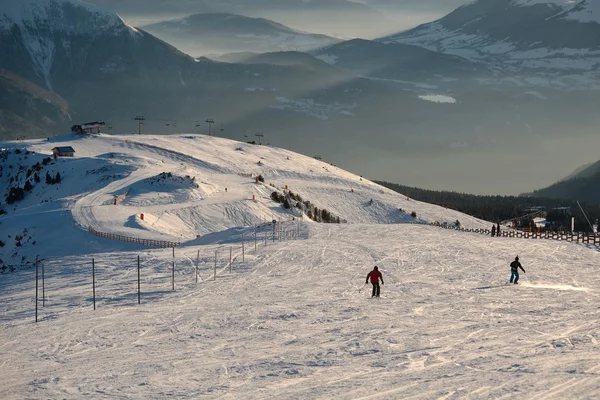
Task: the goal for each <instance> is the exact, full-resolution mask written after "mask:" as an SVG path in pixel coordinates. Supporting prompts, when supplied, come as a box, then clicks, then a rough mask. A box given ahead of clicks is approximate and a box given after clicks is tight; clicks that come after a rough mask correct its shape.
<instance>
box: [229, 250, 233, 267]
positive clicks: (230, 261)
mask: <svg viewBox="0 0 600 400" xmlns="http://www.w3.org/2000/svg"><path fill="white" fill-rule="evenodd" d="M232 253H233V247H231V246H230V247H229V273H231V263H232V259H231V255H232Z"/></svg>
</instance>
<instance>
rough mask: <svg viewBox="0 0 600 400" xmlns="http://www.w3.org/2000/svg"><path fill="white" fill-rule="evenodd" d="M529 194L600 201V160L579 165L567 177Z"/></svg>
mask: <svg viewBox="0 0 600 400" xmlns="http://www.w3.org/2000/svg"><path fill="white" fill-rule="evenodd" d="M529 195H532V196H534V197H550V198H560V199H569V200H581V201H588V202H594V203H600V161H597V162H595V163H591V164H586V165H584V166H582V167H579V168H577V169H576V170H575V171H574V172H572V173H571V174H569V175H568V176H567V177H566V178H564V179H562V180H560V181H558V182H556V183H554V184H552V185H550V186H548V187H545V188H542V189H539V190H535V191H534V192H533V193H530V194H529Z"/></svg>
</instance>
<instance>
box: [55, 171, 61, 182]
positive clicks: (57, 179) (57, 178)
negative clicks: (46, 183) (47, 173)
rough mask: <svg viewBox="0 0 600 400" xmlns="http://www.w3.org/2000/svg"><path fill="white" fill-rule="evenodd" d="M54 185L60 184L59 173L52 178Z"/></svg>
mask: <svg viewBox="0 0 600 400" xmlns="http://www.w3.org/2000/svg"><path fill="white" fill-rule="evenodd" d="M54 183H60V172H57V173H56V177H54Z"/></svg>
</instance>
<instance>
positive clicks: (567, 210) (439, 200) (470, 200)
mask: <svg viewBox="0 0 600 400" xmlns="http://www.w3.org/2000/svg"><path fill="white" fill-rule="evenodd" d="M575 181H579V180H575ZM376 182H377V183H378V184H380V185H382V186H385V187H387V188H389V189H392V190H394V191H396V192H399V193H402V194H404V195H406V196H408V197H410V198H412V199H415V200H419V201H424V202H427V203H432V204H437V205H440V206H444V207H447V208H450V209H453V210H457V211H460V212H463V213H465V214H469V215H472V216H474V217H477V218H481V219H484V220H487V221H492V222H497V221H506V220H514V219H518V218H521V217H523V216H525V215H528V214H531V213H532V212H534V211H535V210H544V211H546V212H547V216H546V219H547V220H549V221H553V222H555V225H556V226H563V227H569V226H570V221H569V220H570V217H571V216H574V217H575V229H576V230H582V231H589V230H590V227H589V224H588V223H587V221H586V220H585V217H584V216H583V213H582V212H581V210H580V209H579V206H578V205H577V201H576V200H567V199H557V198H545V197H531V196H482V195H474V194H467V193H457V192H446V191H435V190H425V189H419V188H415V187H409V186H403V185H398V184H395V183H390V182H380V181H376ZM569 182H571V181H569ZM580 203H581V206H582V207H583V209H584V210H585V212H586V214H587V217H588V218H589V220H590V221H591V222H592V223H595V221H596V220H597V219H598V218H600V204H598V203H595V202H580ZM530 221H531V218H524V219H523V220H521V221H520V222H521V226H528V224H529V222H530Z"/></svg>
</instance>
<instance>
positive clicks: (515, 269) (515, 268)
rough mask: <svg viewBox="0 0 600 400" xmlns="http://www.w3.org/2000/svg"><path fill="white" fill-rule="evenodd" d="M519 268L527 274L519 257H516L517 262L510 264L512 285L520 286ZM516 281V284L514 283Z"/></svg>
mask: <svg viewBox="0 0 600 400" xmlns="http://www.w3.org/2000/svg"><path fill="white" fill-rule="evenodd" d="M519 268H521V270H522V271H523V272H524V273H526V272H525V270H524V269H523V267H522V266H521V263H520V262H519V256H517V257H515V261H513V262H511V263H510V271H511V274H510V283H514V284H515V285H516V284H518V282H519ZM513 280H514V282H513Z"/></svg>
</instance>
